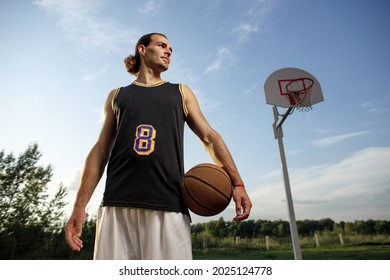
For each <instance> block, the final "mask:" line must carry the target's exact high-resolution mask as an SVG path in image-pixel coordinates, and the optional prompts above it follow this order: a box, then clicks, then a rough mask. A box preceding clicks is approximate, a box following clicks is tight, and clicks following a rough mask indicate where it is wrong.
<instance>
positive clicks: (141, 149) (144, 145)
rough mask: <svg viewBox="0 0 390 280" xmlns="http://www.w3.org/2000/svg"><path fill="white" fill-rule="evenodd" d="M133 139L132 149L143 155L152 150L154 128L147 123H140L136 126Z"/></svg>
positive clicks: (154, 136) (154, 134)
mask: <svg viewBox="0 0 390 280" xmlns="http://www.w3.org/2000/svg"><path fill="white" fill-rule="evenodd" d="M135 136H136V138H135V141H134V151H136V153H137V154H139V155H142V156H145V155H149V154H151V153H152V152H153V151H154V145H155V141H154V139H155V138H156V130H155V129H154V127H153V126H151V125H149V124H141V125H139V126H138V127H137V128H136V132H135Z"/></svg>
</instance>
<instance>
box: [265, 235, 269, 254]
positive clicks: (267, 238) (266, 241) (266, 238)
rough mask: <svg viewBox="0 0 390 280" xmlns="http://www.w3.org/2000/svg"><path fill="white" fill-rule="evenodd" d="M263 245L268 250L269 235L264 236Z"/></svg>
mask: <svg viewBox="0 0 390 280" xmlns="http://www.w3.org/2000/svg"><path fill="white" fill-rule="evenodd" d="M265 246H266V247H267V250H269V236H268V235H266V236H265Z"/></svg>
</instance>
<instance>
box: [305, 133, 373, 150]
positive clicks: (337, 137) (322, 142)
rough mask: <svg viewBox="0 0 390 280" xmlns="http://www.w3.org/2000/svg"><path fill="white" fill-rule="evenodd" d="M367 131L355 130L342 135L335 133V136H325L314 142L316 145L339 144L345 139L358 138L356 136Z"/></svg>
mask: <svg viewBox="0 0 390 280" xmlns="http://www.w3.org/2000/svg"><path fill="white" fill-rule="evenodd" d="M367 133H368V131H360V132H355V133H346V134H341V135H335V136H331V137H327V138H323V139H318V140H314V141H313V142H312V144H313V145H314V146H315V147H328V146H331V145H334V144H338V143H340V142H342V141H345V140H349V139H352V138H356V137H359V136H362V135H365V134H367Z"/></svg>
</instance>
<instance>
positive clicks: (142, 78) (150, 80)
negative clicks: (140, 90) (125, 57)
mask: <svg viewBox="0 0 390 280" xmlns="http://www.w3.org/2000/svg"><path fill="white" fill-rule="evenodd" d="M136 81H137V82H138V83H141V84H144V85H155V84H158V83H161V82H162V81H163V79H161V75H159V74H158V75H157V74H156V75H153V74H151V73H142V72H140V73H139V74H138V76H137V79H136Z"/></svg>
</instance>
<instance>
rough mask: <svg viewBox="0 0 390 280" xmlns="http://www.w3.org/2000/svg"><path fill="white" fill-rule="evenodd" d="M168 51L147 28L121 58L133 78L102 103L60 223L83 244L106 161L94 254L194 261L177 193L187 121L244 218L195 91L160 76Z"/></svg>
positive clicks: (235, 175) (222, 150)
mask: <svg viewBox="0 0 390 280" xmlns="http://www.w3.org/2000/svg"><path fill="white" fill-rule="evenodd" d="M171 54H172V48H171V45H170V43H169V41H168V39H167V38H166V36H165V35H163V34H159V33H151V34H147V35H144V36H142V37H141V38H140V40H139V41H138V43H137V45H136V48H135V55H134V56H129V57H127V58H126V59H125V66H126V68H127V71H128V72H129V73H131V74H133V75H135V76H136V79H135V81H134V82H133V83H132V84H131V85H129V86H126V87H122V88H119V89H115V90H113V91H111V92H110V94H109V95H108V98H107V100H106V103H105V106H104V111H105V119H104V122H103V127H102V129H101V132H100V135H99V137H98V140H97V142H96V144H95V145H94V146H93V148H92V150H91V151H90V152H89V154H88V156H87V159H86V162H85V166H84V170H83V174H82V177H81V182H80V187H79V190H78V193H77V197H76V201H75V204H74V208H73V212H72V215H71V217H70V218H69V221H68V223H67V225H66V227H65V235H66V241H67V243H68V244H69V246H70V247H71V248H72V249H73V250H76V251H80V250H81V248H82V247H83V243H82V241H81V239H80V237H81V232H82V224H83V223H84V221H85V214H86V210H85V209H86V205H87V203H88V202H89V200H90V198H91V196H92V194H93V192H94V190H95V188H96V186H97V184H98V182H99V180H100V179H101V176H102V174H103V172H104V169H105V166H106V164H107V163H108V167H107V181H106V187H105V192H104V196H103V202H102V206H101V207H100V208H99V211H98V217H97V225H96V240H95V250H94V259H192V247H191V226H190V217H189V212H188V209H187V207H186V206H185V205H184V202H183V200H182V197H181V193H180V183H181V180H182V178H183V175H184V163H183V134H184V125H185V123H187V124H188V126H189V127H190V128H191V129H192V130H193V131H194V133H195V134H196V135H197V136H198V137H199V138H200V140H201V141H202V142H203V143H204V145H205V147H206V149H207V150H208V152H209V153H210V155H211V157H212V159H213V160H214V161H215V162H216V163H217V164H218V165H220V166H222V167H223V168H224V169H225V170H226V171H227V173H228V174H229V176H230V177H231V179H232V182H233V187H234V189H233V199H234V202H235V205H236V212H237V214H236V216H235V217H234V220H236V221H240V220H244V219H246V218H247V217H248V216H249V214H250V210H251V207H252V204H251V201H250V199H249V197H248V195H247V193H246V191H245V188H244V184H243V181H242V179H241V178H240V175H239V172H238V171H237V168H236V166H235V163H234V161H233V159H232V157H231V155H230V153H229V151H228V149H227V147H226V145H225V143H224V141H223V140H222V138H221V137H220V135H219V134H218V133H217V132H216V131H215V130H214V129H213V128H212V127H211V126H210V125H209V124H208V122H207V121H206V119H205V118H204V116H203V114H202V113H201V110H200V108H199V105H198V102H197V100H196V98H195V96H194V94H193V92H192V91H191V90H190V89H189V88H188V87H187V86H185V85H181V84H171V83H169V82H166V81H164V80H162V79H161V73H162V72H164V71H166V70H168V66H169V63H170V60H171Z"/></svg>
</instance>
